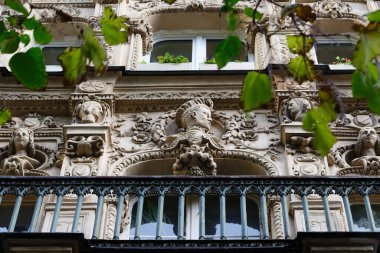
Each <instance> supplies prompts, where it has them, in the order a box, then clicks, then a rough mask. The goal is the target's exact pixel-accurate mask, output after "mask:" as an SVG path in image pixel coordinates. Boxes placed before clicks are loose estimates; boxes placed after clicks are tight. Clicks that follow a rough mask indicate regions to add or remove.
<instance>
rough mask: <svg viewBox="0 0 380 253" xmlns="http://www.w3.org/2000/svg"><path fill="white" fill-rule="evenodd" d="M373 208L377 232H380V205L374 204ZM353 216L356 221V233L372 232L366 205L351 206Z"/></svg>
mask: <svg viewBox="0 0 380 253" xmlns="http://www.w3.org/2000/svg"><path fill="white" fill-rule="evenodd" d="M371 208H372V214H373V219H374V220H375V227H376V230H380V204H372V205H371ZM351 214H352V219H353V220H354V227H353V229H354V231H360V232H363V231H371V229H370V226H369V221H368V218H367V212H366V210H365V206H364V204H354V205H351Z"/></svg>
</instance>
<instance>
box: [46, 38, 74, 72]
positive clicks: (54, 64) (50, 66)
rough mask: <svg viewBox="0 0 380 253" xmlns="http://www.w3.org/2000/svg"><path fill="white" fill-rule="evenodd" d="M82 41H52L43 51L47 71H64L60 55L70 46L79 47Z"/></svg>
mask: <svg viewBox="0 0 380 253" xmlns="http://www.w3.org/2000/svg"><path fill="white" fill-rule="evenodd" d="M79 46H80V42H74V41H73V42H52V43H50V44H48V45H46V46H44V47H43V48H42V53H43V54H44V57H45V65H46V71H48V72H54V71H62V67H61V64H60V63H59V61H58V57H59V56H60V55H61V54H62V53H63V51H65V49H66V48H68V47H79Z"/></svg>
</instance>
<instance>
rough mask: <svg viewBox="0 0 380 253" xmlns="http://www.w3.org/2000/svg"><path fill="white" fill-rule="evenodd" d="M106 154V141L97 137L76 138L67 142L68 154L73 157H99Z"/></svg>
mask: <svg viewBox="0 0 380 253" xmlns="http://www.w3.org/2000/svg"><path fill="white" fill-rule="evenodd" d="M103 152H104V140H103V139H102V137H100V136H98V135H95V136H89V137H87V138H86V137H84V136H74V137H72V138H70V139H68V140H67V150H66V154H67V155H68V156H71V157H99V156H101V155H102V154H103Z"/></svg>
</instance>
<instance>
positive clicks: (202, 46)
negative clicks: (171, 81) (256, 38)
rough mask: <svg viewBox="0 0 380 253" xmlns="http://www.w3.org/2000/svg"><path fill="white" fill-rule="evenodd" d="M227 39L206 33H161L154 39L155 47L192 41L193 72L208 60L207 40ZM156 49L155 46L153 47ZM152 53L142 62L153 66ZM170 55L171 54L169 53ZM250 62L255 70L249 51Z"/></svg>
mask: <svg viewBox="0 0 380 253" xmlns="http://www.w3.org/2000/svg"><path fill="white" fill-rule="evenodd" d="M226 37H227V34H226V33H219V34H209V33H206V32H204V31H203V32H198V33H187V34H186V33H184V34H178V33H171V34H169V33H159V34H158V35H157V36H154V37H153V45H154V44H156V43H158V42H163V41H169V40H177V41H180V40H192V61H191V62H190V63H191V70H200V64H202V63H204V62H205V61H206V60H207V59H206V57H207V52H206V46H207V40H223V39H225V38H226ZM240 41H241V42H243V43H244V40H243V39H242V38H241V37H240ZM153 47H154V46H153ZM151 52H152V51H150V52H147V54H146V55H144V56H143V57H142V61H143V62H145V63H146V64H151V63H152V62H150V58H151ZM169 53H170V52H169ZM247 55H248V61H247V63H250V64H251V65H252V67H251V68H250V69H255V58H254V55H253V53H251V52H249V51H247ZM243 63H245V62H243Z"/></svg>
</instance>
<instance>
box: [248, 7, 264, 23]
mask: <svg viewBox="0 0 380 253" xmlns="http://www.w3.org/2000/svg"><path fill="white" fill-rule="evenodd" d="M244 14H245V15H246V16H247V17H250V18H252V19H255V20H259V21H260V20H261V19H262V18H263V14H262V13H261V12H259V11H258V10H255V9H253V8H249V7H245V8H244Z"/></svg>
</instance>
